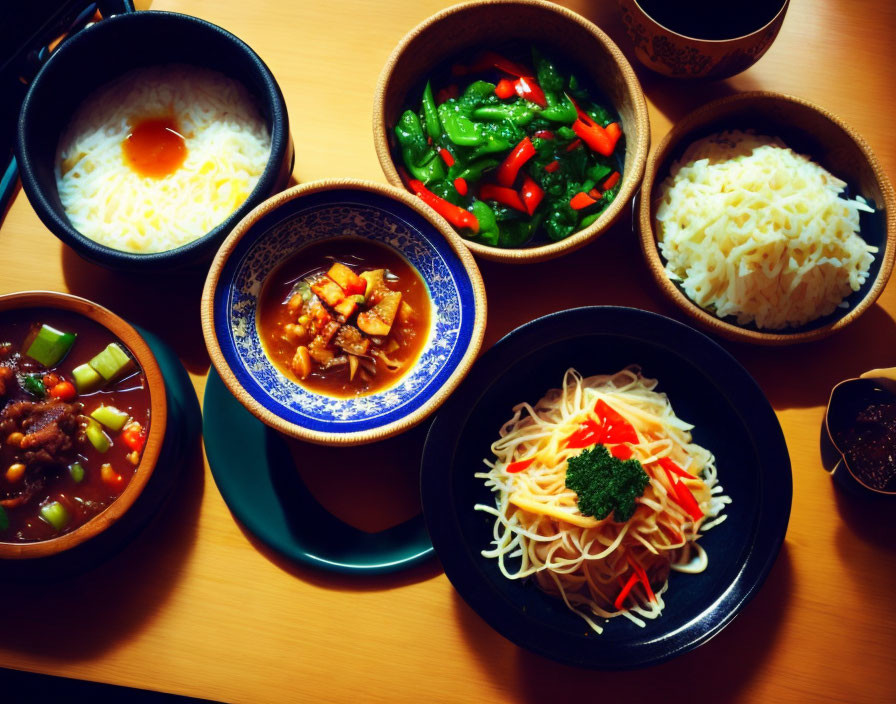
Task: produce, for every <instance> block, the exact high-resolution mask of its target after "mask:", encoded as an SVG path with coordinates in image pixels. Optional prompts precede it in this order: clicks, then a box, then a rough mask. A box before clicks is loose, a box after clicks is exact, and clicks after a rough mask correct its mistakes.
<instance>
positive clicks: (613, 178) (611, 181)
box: [604, 171, 621, 191]
mask: <svg viewBox="0 0 896 704" xmlns="http://www.w3.org/2000/svg"><path fill="white" fill-rule="evenodd" d="M620 178H621V176H620V174H619V172H618V171H614V172H613V173H611V174H610V175H609V176H608V177H607V180H606V181H604V190H605V191H609V190H610V189H611V188H612V187H613V186H615V185H616V184H617V183H619V179H620Z"/></svg>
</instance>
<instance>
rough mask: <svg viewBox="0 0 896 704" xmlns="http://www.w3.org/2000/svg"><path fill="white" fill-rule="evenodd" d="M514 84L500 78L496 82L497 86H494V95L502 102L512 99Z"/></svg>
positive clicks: (514, 91) (514, 90)
mask: <svg viewBox="0 0 896 704" xmlns="http://www.w3.org/2000/svg"><path fill="white" fill-rule="evenodd" d="M515 83H516V81H511V80H510V79H509V78H502V79H501V80H500V81H498V85H496V86H495V95H497V96H498V97H499V98H501V99H502V100H505V99H507V98H510V97H513V96H514V95H516V85H514V84H515Z"/></svg>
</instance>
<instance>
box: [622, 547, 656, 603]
mask: <svg viewBox="0 0 896 704" xmlns="http://www.w3.org/2000/svg"><path fill="white" fill-rule="evenodd" d="M628 564H629V565H631V568H632V569H633V570H634V571H635V574H636V575H638V579H639V580H640V581H641V584H643V585H644V591H646V592H647V598H648V599H650V601H653V602H656V594H654V593H653V589H651V588H650V580H649V579H647V572H645V571H644V568H643V567H641V565H639V564H638V562H637V561H636V560H634V559H633V558H629V559H628Z"/></svg>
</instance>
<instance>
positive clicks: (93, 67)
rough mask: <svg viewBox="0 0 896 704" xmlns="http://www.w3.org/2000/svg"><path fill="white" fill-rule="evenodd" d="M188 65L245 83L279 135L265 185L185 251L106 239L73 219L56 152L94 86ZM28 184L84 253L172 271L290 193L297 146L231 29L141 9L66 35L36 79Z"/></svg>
mask: <svg viewBox="0 0 896 704" xmlns="http://www.w3.org/2000/svg"><path fill="white" fill-rule="evenodd" d="M170 63H181V64H190V65H194V66H201V67H204V68H209V69H213V70H215V71H219V72H221V73H223V74H224V75H226V76H228V77H230V78H233V79H235V80H237V81H239V82H241V83H242V84H243V85H244V86H245V87H246V88H247V90H248V91H249V93H250V94H251V95H252V96H253V97H254V98H255V100H256V101H257V104H258V107H259V110H260V111H261V114H262V116H263V117H264V118H265V120H266V121H267V125H268V129H269V130H270V132H271V155H270V157H269V159H268V164H267V168H265V170H264V172H263V173H262V175H261V178H260V179H259V181H258V183H257V184H256V186H255V190H253V191H252V193H251V194H250V195H249V197H248V198H247V199H246V201H245V202H244V203H243V204H242V205H241V206H240V207H239V208H237V210H236V211H234V212H233V213H232V214H231V215H230V217H228V218H227V219H226V220H224V221H223V222H222V223H220V224H219V225H218V226H217V227H216V228H214V229H213V230H211V231H210V232H208V233H207V234H205V235H204V236H202V237H200V238H199V239H197V240H195V241H193V242H190V243H189V244H186V245H184V246H182V247H178V248H176V249H172V250H168V251H166V252H158V253H153V254H134V253H131V252H122V251H120V250H117V249H113V248H111V247H106V246H104V245H101V244H98V243H97V242H94V241H93V240H91V239H89V238H88V237H85V236H84V235H82V234H81V233H80V232H78V231H77V230H76V229H75V228H74V227H72V224H71V223H70V222H69V219H68V216H67V215H66V214H65V209H64V208H63V206H62V203H61V201H60V199H59V193H58V191H57V188H56V175H55V165H56V149H57V145H58V143H59V138H60V135H61V134H62V132H63V131H64V130H65V128H66V127H67V125H68V122H69V120H70V119H71V116H72V115H73V114H74V112H75V110H76V109H77V107H78V106H79V105H80V104H81V102H82V101H83V100H84V98H86V97H87V96H88V95H89V94H90V93H91V92H92V91H94V90H95V89H97V88H99V87H100V86H102V85H104V84H106V83H108V82H109V81H111V80H113V79H115V78H117V77H118V76H121V75H122V74H124V73H127V72H128V71H131V70H132V69H135V68H140V67H145V66H158V65H160V64H170ZM15 150H16V160H17V162H18V165H19V170H20V173H21V178H22V188H23V189H24V191H25V194H26V195H27V196H28V200H29V201H31V205H32V206H33V207H34V210H35V211H36V212H37V215H38V217H40V219H41V221H42V222H43V223H44V225H46V226H47V228H48V229H49V230H50V231H51V232H52V233H53V234H54V235H56V236H57V237H58V238H59V239H61V240H62V241H63V242H65V243H66V244H67V245H69V246H70V247H72V249H74V250H75V251H76V252H78V254H80V255H81V256H82V257H84V258H85V259H88V260H90V261H92V262H95V263H97V264H101V265H103V266H105V267H108V268H110V269H120V270H126V271H137V272H153V271H163V270H168V269H171V268H174V267H182V266H188V265H190V264H196V263H199V262H202V261H207V260H208V259H210V258H211V257H212V256H213V255H214V253H215V251H217V249H218V246H219V245H220V244H221V242H222V241H223V240H224V238H225V237H226V236H227V234H228V233H229V232H230V230H231V228H232V227H233V226H234V225H235V224H236V223H237V222H239V221H240V220H241V219H242V218H243V216H245V215H246V214H247V213H248V212H249V211H250V210H252V208H254V207H255V206H256V205H258V204H259V203H261V201H263V200H264V199H265V198H267V197H268V196H270V195H271V194H272V193H275V192H277V191H279V190H282V189H283V188H284V187H285V186H286V183H287V181H288V180H289V176H290V174H291V173H292V167H293V161H294V157H295V154H294V151H293V146H292V139H291V138H290V135H289V117H288V116H287V114H286V103H285V102H284V100H283V94H282V93H281V92H280V87H279V86H278V85H277V81H276V80H274V76H273V74H272V73H271V71H270V69H268V67H267V66H266V65H265V63H264V61H262V60H261V58H260V57H259V56H258V54H256V53H255V52H254V51H252V49H251V48H249V46H248V45H246V44H245V43H244V42H242V41H241V40H240V39H237V38H236V37H235V36H234V35H232V34H231V33H230V32H227V31H225V30H223V29H221V28H220V27H218V26H216V25H213V24H211V23H209V22H205V21H204V20H200V19H197V18H195V17H190V16H189V15H180V14H176V13H172V12H134V13H129V14H124V15H117V16H113V17H109V18H108V19H104V20H102V21H101V22H98V23H96V24H95V25H93V26H91V27H88V28H86V29H84V30H83V31H81V32H79V33H78V34H76V35H75V36H74V37H72V38H71V39H69V40H67V41H65V42H64V43H63V44H62V45H61V46H60V47H59V48H58V49H57V50H56V51H55V52H54V53H53V54H52V55H51V57H50V59H49V60H48V61H47V63H46V64H45V65H44V66H43V68H41V70H40V72H39V73H38V74H37V76H36V77H35V79H34V81H33V82H32V83H31V87H30V88H29V89H28V93H27V94H26V96H25V100H24V102H23V103H22V110H21V112H20V114H19V124H18V129H17V132H16V143H15Z"/></svg>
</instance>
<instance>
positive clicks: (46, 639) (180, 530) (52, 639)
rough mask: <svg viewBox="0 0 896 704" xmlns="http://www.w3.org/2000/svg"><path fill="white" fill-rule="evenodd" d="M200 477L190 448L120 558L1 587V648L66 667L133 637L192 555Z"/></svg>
mask: <svg viewBox="0 0 896 704" xmlns="http://www.w3.org/2000/svg"><path fill="white" fill-rule="evenodd" d="M204 476H205V468H204V463H203V458H202V449H201V447H200V446H199V443H196V447H195V448H194V450H193V452H191V454H190V456H189V458H188V459H187V460H186V461H185V462H184V466H182V467H181V470H180V478H179V481H178V483H177V485H176V486H175V488H174V490H173V491H172V493H171V495H170V496H169V497H168V499H167V501H166V502H165V504H164V505H163V506H162V508H161V509H160V510H159V511H158V513H157V514H156V515H155V517H154V518H153V519H152V520H151V521H150V523H149V524H148V525H146V526H145V527H144V528H143V529H142V530H141V532H140V533H139V534H138V535H137V537H136V538H135V539H133V541H132V542H131V543H130V544H128V545H125V546H124V548H123V549H122V550H121V552H119V553H118V554H116V555H114V556H112V557H111V558H109V559H108V560H106V561H105V562H103V563H102V564H100V565H99V566H98V567H96V568H94V569H91V570H89V571H87V572H84V573H81V574H78V575H76V576H73V577H68V578H65V579H55V580H54V579H51V578H47V579H45V580H43V581H40V582H36V583H9V582H7V583H4V585H3V599H2V604H3V608H0V624H2V638H3V645H4V647H6V648H9V649H10V650H15V651H19V652H33V653H37V654H39V655H40V656H41V657H44V658H51V659H56V660H60V661H66V662H71V661H77V660H90V659H92V658H95V657H98V656H99V655H101V654H102V653H103V652H105V651H106V650H108V649H109V648H111V647H113V646H114V645H115V644H117V643H120V642H121V641H122V640H126V639H127V638H129V637H132V636H133V634H134V633H135V632H139V631H140V629H141V628H142V627H143V626H144V624H146V623H147V622H148V621H151V620H152V618H153V614H154V613H155V612H156V611H157V610H158V609H159V608H160V607H161V605H162V604H164V603H165V601H166V600H167V599H168V598H169V597H170V596H171V594H172V592H173V591H174V589H175V588H176V586H177V583H178V581H179V570H180V567H181V565H183V564H184V562H185V561H186V560H187V558H188V556H189V555H190V553H191V552H192V550H193V547H194V545H195V542H196V536H197V528H198V515H199V505H200V503H201V500H202V493H203V489H204V486H203V485H204ZM135 506H136V504H135Z"/></svg>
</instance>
